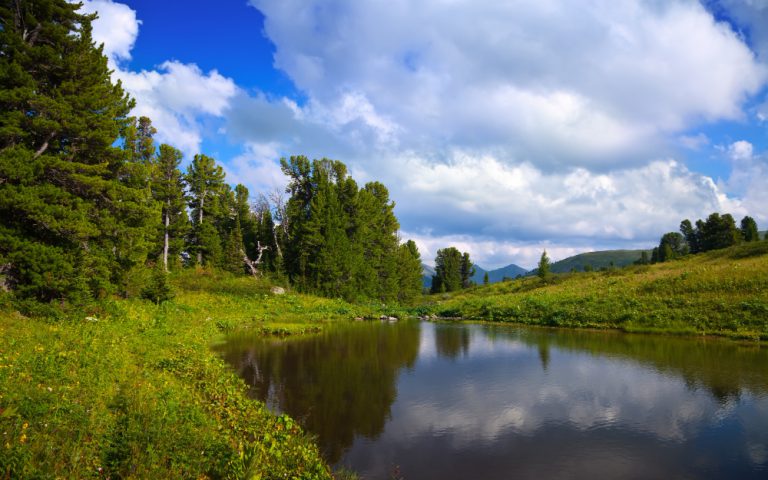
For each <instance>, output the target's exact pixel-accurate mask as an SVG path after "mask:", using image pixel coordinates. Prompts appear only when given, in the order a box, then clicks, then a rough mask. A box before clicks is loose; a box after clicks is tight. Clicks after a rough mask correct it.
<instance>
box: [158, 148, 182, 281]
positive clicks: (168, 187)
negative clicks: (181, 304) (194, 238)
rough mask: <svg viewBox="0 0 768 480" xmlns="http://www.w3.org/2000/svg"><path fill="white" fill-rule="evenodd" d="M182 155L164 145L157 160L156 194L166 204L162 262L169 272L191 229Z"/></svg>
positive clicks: (163, 216) (163, 209)
mask: <svg viewBox="0 0 768 480" xmlns="http://www.w3.org/2000/svg"><path fill="white" fill-rule="evenodd" d="M181 158H182V155H181V152H180V151H178V150H177V149H175V148H173V147H172V146H170V145H166V144H162V145H160V148H159V150H158V153H157V157H156V158H155V160H154V168H153V174H154V178H153V181H152V194H153V196H154V198H155V200H156V201H157V202H159V203H160V205H161V206H162V220H161V222H162V226H161V230H162V263H163V268H164V270H165V271H166V272H167V271H168V270H169V267H168V256H169V254H170V253H173V254H175V255H178V254H179V253H180V252H181V250H182V249H183V239H184V236H185V235H186V234H187V232H188V230H189V219H188V218H187V210H186V208H185V200H186V198H185V196H184V178H183V175H182V174H181V171H180V170H179V165H180V164H181Z"/></svg>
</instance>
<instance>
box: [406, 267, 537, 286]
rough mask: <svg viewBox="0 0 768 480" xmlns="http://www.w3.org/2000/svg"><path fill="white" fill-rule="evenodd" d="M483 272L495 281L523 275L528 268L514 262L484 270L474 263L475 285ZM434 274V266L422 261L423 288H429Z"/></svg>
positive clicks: (491, 281) (490, 279) (480, 281)
mask: <svg viewBox="0 0 768 480" xmlns="http://www.w3.org/2000/svg"><path fill="white" fill-rule="evenodd" d="M485 272H488V281H489V282H490V283H496V282H500V281H502V280H504V278H505V277H506V278H516V277H517V276H518V275H525V274H526V273H527V272H528V270H526V269H524V268H523V267H519V266H517V265H515V264H511V265H507V266H506V267H501V268H497V269H495V270H486V269H484V268H483V267H481V266H479V265H475V275H474V276H473V277H472V281H473V282H475V284H477V285H482V284H483V276H484V275H485ZM434 274H435V269H434V268H432V267H430V266H429V265H426V264H423V263H422V264H421V280H422V283H423V284H424V288H430V287H431V286H432V275H434Z"/></svg>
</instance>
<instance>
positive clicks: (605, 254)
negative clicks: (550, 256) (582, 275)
mask: <svg viewBox="0 0 768 480" xmlns="http://www.w3.org/2000/svg"><path fill="white" fill-rule="evenodd" d="M646 252H648V257H649V258H650V256H651V251H650V250H646ZM642 253H643V250H603V251H600V252H588V253H580V254H578V255H574V256H572V257H568V258H566V259H563V260H560V261H558V262H555V263H553V264H552V268H551V270H552V272H553V273H567V272H570V271H571V270H574V269H575V270H577V271H579V272H583V271H584V266H585V265H590V266H591V267H592V269H594V270H600V269H601V268H604V267H605V268H607V267H610V266H611V265H613V266H614V267H625V266H627V265H630V264H632V263H634V262H635V261H636V260H639V259H640V255H642ZM531 273H534V271H533V270H532V271H531Z"/></svg>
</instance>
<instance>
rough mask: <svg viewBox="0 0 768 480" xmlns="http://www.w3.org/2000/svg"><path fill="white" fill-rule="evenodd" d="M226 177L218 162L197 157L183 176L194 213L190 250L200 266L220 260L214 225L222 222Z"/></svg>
mask: <svg viewBox="0 0 768 480" xmlns="http://www.w3.org/2000/svg"><path fill="white" fill-rule="evenodd" d="M224 176H225V175H224V170H223V169H222V168H221V166H220V165H216V160H214V159H213V158H211V157H208V156H206V155H202V154H198V155H195V158H194V159H193V160H192V163H191V164H190V165H189V168H188V169H187V174H186V175H185V176H184V180H185V182H186V184H187V187H188V189H189V208H190V209H191V210H192V230H191V235H190V242H189V243H190V245H189V246H190V250H192V252H193V253H194V254H195V255H196V256H197V263H198V265H203V264H206V265H215V264H216V263H217V262H218V261H219V260H220V258H221V236H220V232H219V230H217V228H216V225H215V224H216V223H218V220H219V219H220V218H221V207H220V196H221V194H222V191H223V190H224V187H225V184H224Z"/></svg>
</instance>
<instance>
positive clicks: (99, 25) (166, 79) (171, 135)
mask: <svg viewBox="0 0 768 480" xmlns="http://www.w3.org/2000/svg"><path fill="white" fill-rule="evenodd" d="M83 11H84V12H86V13H93V12H98V15H99V17H98V18H97V19H96V20H95V21H94V22H93V37H94V40H95V41H96V43H103V44H104V53H105V54H106V55H107V58H108V59H109V63H110V68H112V69H113V70H114V73H113V77H114V79H116V80H121V81H122V82H123V87H124V88H125V90H126V91H127V92H128V93H129V94H130V95H131V97H133V98H134V99H135V100H136V108H135V109H134V111H133V112H132V114H133V115H135V116H142V115H143V116H147V117H149V118H151V119H152V123H153V125H154V126H155V127H156V128H157V130H158V133H157V136H156V139H157V140H158V141H160V142H166V143H170V144H172V145H174V146H175V147H177V148H179V149H180V150H182V151H183V152H184V154H185V156H187V157H191V156H192V155H194V154H196V153H200V144H201V143H202V138H203V121H204V120H205V119H206V118H211V117H222V116H223V115H224V114H225V111H226V110H227V108H228V107H229V105H230V101H231V99H232V98H233V97H234V96H235V94H236V93H237V91H238V89H237V86H236V85H235V82H234V81H233V80H232V79H230V78H227V77H224V76H222V75H221V74H219V73H218V72H217V71H216V70H212V71H210V72H208V73H205V72H203V71H202V70H200V68H199V67H198V66H197V65H194V64H183V63H180V62H177V61H166V62H164V63H162V64H161V65H159V66H158V67H157V68H156V69H154V70H142V71H140V72H136V71H132V70H130V69H129V68H128V67H126V66H125V65H124V61H126V60H130V58H131V49H132V48H133V45H134V43H135V41H136V37H137V36H138V32H139V26H140V25H141V22H140V21H139V20H138V19H137V18H136V12H135V11H134V10H132V9H131V8H130V7H128V6H127V5H124V4H121V3H114V2H112V1H111V0H92V1H85V2H84V3H83Z"/></svg>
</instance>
